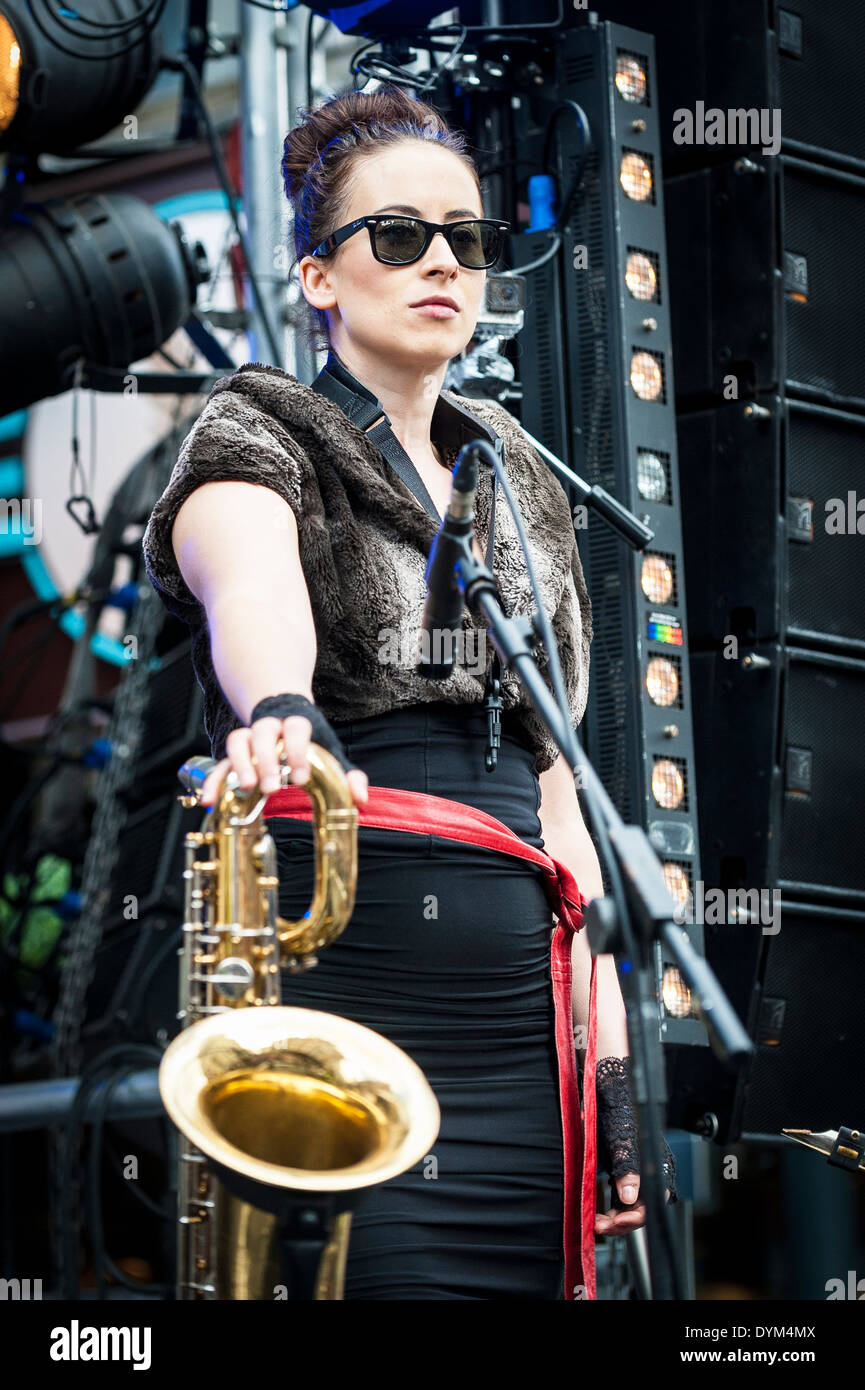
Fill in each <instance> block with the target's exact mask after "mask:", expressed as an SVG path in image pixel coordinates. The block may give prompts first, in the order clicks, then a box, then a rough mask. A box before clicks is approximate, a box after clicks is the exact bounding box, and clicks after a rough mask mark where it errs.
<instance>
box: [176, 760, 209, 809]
mask: <svg viewBox="0 0 865 1390" xmlns="http://www.w3.org/2000/svg"><path fill="white" fill-rule="evenodd" d="M215 767H216V759H215V758H206V757H204V755H203V754H197V755H196V756H195V757H194V758H187V759H186V762H185V763H184V764H183V766H182V767H180V768H178V769H177V776H178V780H179V781H180V785H181V786H182V787H183V789H184V791H185V792H186V793H187V796H185V797H180V798H178V799H179V800H181V801H182V802H183V804H184V805H185V806H196V805H197V804H198V793H199V792H200V791H201V788H202V787H203V786H204V783H205V781H206V779H207V774H208V773H209V772H212V771H213V769H214V768H215Z"/></svg>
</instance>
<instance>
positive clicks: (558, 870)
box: [264, 786, 598, 1301]
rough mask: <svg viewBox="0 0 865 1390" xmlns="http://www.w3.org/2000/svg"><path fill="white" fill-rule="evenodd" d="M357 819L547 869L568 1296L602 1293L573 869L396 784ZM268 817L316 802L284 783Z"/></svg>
mask: <svg viewBox="0 0 865 1390" xmlns="http://www.w3.org/2000/svg"><path fill="white" fill-rule="evenodd" d="M357 811H358V826H364V825H368V826H375V827H380V828H383V829H386V830H403V831H407V832H410V833H413V834H417V835H438V836H441V838H442V839H446V840H463V841H466V842H468V843H470V844H473V845H481V846H483V847H484V848H486V849H492V850H497V851H498V852H499V853H500V854H513V855H515V856H516V857H517V858H520V859H527V860H529V862H530V863H532V864H536V865H537V866H538V867H539V868H540V869H541V870H542V871H543V878H544V886H545V888H546V891H547V897H548V899H549V902H550V906H551V907H552V910H553V912H554V913H555V914H556V916H557V917H558V922H557V924H556V927H555V930H554V931H553V936H552V942H551V947H550V971H551V976H552V985H553V1004H554V1010H555V1041H556V1055H557V1058H558V1070H559V1100H560V1103H561V1112H562V1139H563V1156H564V1181H565V1191H564V1230H563V1233H562V1245H563V1250H564V1261H565V1285H564V1296H565V1299H566V1300H567V1301H571V1300H573V1299H580V1298H587V1299H595V1298H597V1284H596V1278H595V1237H594V1230H595V1181H596V1176H597V1164H598V1160H597V1135H596V1116H597V1112H596V1103H595V1062H596V1051H597V1032H598V1030H597V1016H596V1005H597V961H596V958H595V957H594V956H593V957H592V970H591V976H590V981H589V1034H588V1039H587V1045H586V1057H585V1066H584V1071H583V1116H582V1119H581V1116H580V1096H579V1088H578V1085H577V1060H576V1052H575V1048H574V1032H573V1019H572V1005H571V939H572V937H573V935H574V933H575V932H578V931H579V930H580V928H581V927H582V925H583V910H584V908H585V907H586V899H585V898H584V897H583V895H582V893H581V892H580V890H579V888H578V887H577V883H576V880H575V879H574V876H573V874H572V873H571V871H570V869H568V868H567V867H566V866H565V865H564V864H562V863H561V861H560V860H558V859H553V858H552V856H551V855H549V854H547V853H546V851H545V850H542V849H535V847H534V845H529V844H526V842H525V841H524V840H521V839H520V837H519V835H517V834H516V832H515V831H513V830H511V829H510V827H509V826H507V825H505V824H504V823H503V822H502V821H500V820H497V819H496V817H495V816H490V815H488V814H487V812H486V811H481V810H478V808H477V807H475V806H466V805H464V804H463V802H461V801H449V800H448V799H447V798H446V797H443V796H428V795H426V794H425V793H424V792H410V791H403V790H401V789H400V788H398V787H373V786H371V787H370V788H369V800H368V801H367V804H366V805H365V806H358V808H357ZM264 816H265V818H270V817H274V816H287V817H289V818H291V819H293V820H306V821H311V820H312V819H313V812H312V803H311V801H310V799H309V795H308V793H307V792H306V791H305V790H304V788H303V787H298V786H290V787H283V788H282V789H281V790H280V791H277V792H273V793H272V795H270V796H269V797H268V798H267V801H266V802H265V807H264Z"/></svg>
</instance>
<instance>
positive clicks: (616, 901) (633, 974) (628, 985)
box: [453, 440, 754, 1299]
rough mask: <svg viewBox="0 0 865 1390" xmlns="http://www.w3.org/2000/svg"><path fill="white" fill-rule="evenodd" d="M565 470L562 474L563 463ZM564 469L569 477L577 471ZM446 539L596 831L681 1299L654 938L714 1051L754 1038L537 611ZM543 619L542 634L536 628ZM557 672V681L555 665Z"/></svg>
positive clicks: (605, 943) (598, 909)
mask: <svg viewBox="0 0 865 1390" xmlns="http://www.w3.org/2000/svg"><path fill="white" fill-rule="evenodd" d="M471 449H477V450H480V451H482V452H483V453H484V454H485V455H486V457H488V458H489V459H490V461H491V462H492V464H493V467H494V468H495V469H496V471H497V472H498V474H499V478H500V481H501V482H502V487H503V489H504V491H505V493H506V495H507V496H508V500H509V502H510V505H511V507H512V509H513V511H514V521H515V523H516V524H517V529H518V530H522V523H521V518H520V517H519V513H518V508H517V506H516V502H515V500H514V498H513V496H512V494H511V490H510V485H509V482H508V479H507V477H506V476H505V475H504V470H503V469H502V467H501V464H500V462H499V460H498V458H497V456H496V455H495V453H494V451H493V450H492V449H491V448H490V446H489V445H488V444H486V443H485V442H484V441H483V440H476V441H472V442H471V443H469V444H466V445H464V446H463V448H462V449H461V450H460V454H459V457H458V458H457V461H456V464H455V465H454V470H453V471H454V475H456V473H457V471H458V469H459V468H460V465H461V462H462V459H463V455H464V454H465V452H466V450H471ZM544 452H546V451H544ZM557 462H558V461H557ZM560 468H564V465H563V464H561V465H560ZM566 471H567V472H568V473H569V474H570V470H566ZM570 476H572V477H574V478H576V475H575V474H573V475H570ZM578 481H579V482H580V484H581V487H582V489H583V494H584V496H586V500H589V495H590V494H591V492H592V491H593V490H592V489H590V488H589V487H588V485H587V484H585V483H582V480H578ZM610 501H611V502H615V499H612V498H611V499H610ZM604 511H605V513H606V519H607V520H608V521H610V522H611V523H612V524H613V525H615V526H617V527H620V529H625V527H622V526H620V523H621V522H622V521H623V520H624V518H625V517H629V518H631V521H632V522H633V523H635V527H637V528H638V527H639V526H640V525H641V523H639V522H638V521H637V518H636V517H633V515H632V513H630V512H627V510H626V509H625V508H623V507H622V506H621V504H620V503H618V502H616V503H615V507H614V508H604ZM635 527H632V526H630V525H628V527H627V529H629V530H630V531H631V532H632V534H635ZM644 529H645V528H644ZM521 539H522V536H521ZM524 543H525V542H524ZM453 544H454V546H455V550H456V554H455V560H454V574H455V576H456V580H457V583H458V585H459V587H460V589H461V591H462V593H463V596H464V599H465V603H466V605H467V606H468V608H469V609H470V610H471V611H472V613H474V614H475V615H476V616H479V617H483V619H484V620H485V622H486V626H487V629H488V631H489V633H490V638H491V640H492V643H493V646H494V647H495V649H496V651H497V652H498V654H499V657H500V659H501V661H502V663H503V665H504V666H506V667H507V668H508V669H510V670H513V671H514V672H515V673H516V675H517V677H518V679H519V680H520V682H521V684H522V685H523V686H524V687H525V688H526V690H527V691H528V694H529V698H530V699H531V701H532V704H533V705H534V706H535V709H536V710H537V712H538V714H539V715H540V717H541V719H542V720H543V721H544V723H545V725H546V727H547V728H548V729H549V731H550V734H551V735H552V737H553V738H554V740H555V742H556V744H557V745H558V747H559V748H560V749H561V751H562V752H563V753H564V755H565V757H566V758H567V760H568V762H569V764H570V766H571V768H572V769H573V771H574V773H575V774H576V775H577V777H578V779H579V781H578V785H579V786H580V787H581V788H582V790H583V792H584V794H585V798H586V803H587V807H588V811H589V818H590V823H591V825H592V828H593V829H594V831H595V834H596V836H597V840H598V844H599V848H600V852H601V857H602V859H603V861H604V864H605V867H606V869H607V871H608V875H609V878H610V882H611V888H612V891H611V895H610V897H604V898H596V899H594V900H593V901H592V902H591V903H590V904H589V905H588V907H587V909H586V913H585V927H586V930H587V932H588V939H589V945H590V947H591V952H592V955H594V956H597V955H601V954H605V953H607V952H614V953H622V952H623V953H624V954H625V956H626V958H627V960H628V961H629V963H630V967H631V968H630V969H629V970H626V971H623V972H621V974H620V980H621V984H622V990H623V995H624V997H625V1002H626V1006H627V1017H628V1025H627V1026H628V1042H629V1047H630V1051H631V1066H632V1073H633V1083H634V1101H635V1104H636V1108H637V1116H638V1131H639V1136H640V1152H641V1158H642V1172H641V1175H640V1196H641V1198H642V1200H643V1201H644V1202H645V1205H646V1235H647V1239H648V1248H649V1268H650V1271H651V1274H652V1294H653V1297H654V1298H656V1299H670V1298H676V1299H681V1298H683V1296H684V1294H683V1289H684V1281H683V1278H682V1271H681V1269H680V1268H679V1264H678V1260H677V1255H676V1249H675V1242H674V1236H673V1228H672V1222H671V1219H670V1212H669V1208H668V1206H667V1202H666V1196H665V1184H664V1182H663V1178H662V1174H663V1158H662V1150H661V1140H660V1136H661V1131H662V1129H663V1123H664V1118H665V1111H666V1098H667V1097H666V1084H665V1077H664V1062H663V1049H662V1044H661V1035H660V1027H659V1016H658V1000H657V995H656V988H655V973H654V943H655V942H656V941H660V942H662V943H663V945H664V947H665V948H666V950H667V951H668V952H669V954H670V955H671V956H672V957H673V959H674V960H675V961H676V963H677V965H678V968H679V970H680V971H681V974H682V977H683V979H684V980H685V982H686V983H687V985H688V987H689V988H690V990H691V991H692V994H693V996H694V998H695V999H696V1001H697V1005H698V1009H699V1011H700V1014H701V1016H702V1019H703V1022H704V1023H705V1025H706V1027H707V1029H708V1031H709V1036H710V1041H711V1042H712V1046H713V1049H714V1050H715V1052H716V1053H717V1055H718V1056H719V1057H721V1058H722V1060H724V1061H726V1062H727V1063H728V1064H730V1065H734V1064H735V1065H741V1063H742V1061H743V1060H744V1059H745V1058H746V1057H748V1056H750V1055H751V1054H752V1053H753V1050H754V1048H753V1044H752V1043H751V1040H750V1038H749V1037H748V1034H747V1032H746V1031H745V1029H744V1027H743V1026H742V1023H741V1022H740V1020H739V1018H738V1017H737V1015H736V1013H735V1012H734V1010H733V1008H732V1006H731V1004H730V1001H729V1000H728V999H727V997H726V995H725V994H724V992H723V990H722V989H721V986H720V984H719V982H718V980H717V978H716V976H715V974H714V972H713V971H712V969H711V967H710V966H709V964H708V962H707V961H706V960H705V959H704V958H703V957H702V956H700V955H698V953H697V952H696V951H695V950H694V948H693V946H692V945H691V942H690V940H689V938H688V936H687V934H686V933H685V932H684V931H683V930H682V928H681V927H680V926H679V925H678V924H677V923H676V921H675V920H674V912H675V903H674V901H673V898H672V897H671V895H670V893H669V890H668V889H667V885H666V881H665V879H664V874H663V870H662V868H661V865H660V862H659V860H658V858H657V856H656V855H655V852H654V850H653V849H652V846H651V844H650V842H649V839H648V837H647V835H646V833H645V831H644V830H643V829H642V828H641V827H639V826H635V825H631V826H628V825H625V823H624V821H623V820H622V818H621V816H620V815H619V813H618V811H617V810H616V808H615V806H614V805H613V803H612V801H611V800H610V798H609V796H608V795H607V792H606V789H605V788H604V786H603V783H602V782H601V780H600V778H599V777H598V775H597V773H596V772H595V769H594V768H593V767H592V764H591V763H590V762H589V761H588V759H587V758H586V756H585V754H584V752H583V751H582V749H581V748H580V745H579V742H578V740H577V737H576V732H575V730H574V728H573V727H572V725H571V722H570V719H569V718H568V716H567V712H566V711H563V710H562V709H561V708H560V707H559V703H558V701H557V699H556V698H555V696H554V695H553V694H552V692H551V691H550V690H549V688H548V687H547V685H546V682H545V681H544V678H543V677H542V675H541V673H540V670H539V669H538V665H537V662H536V660H535V657H534V654H533V652H532V650H531V647H530V645H529V640H530V639H531V642H532V643H534V642H535V641H537V640H540V639H541V638H543V637H544V636H545V635H547V634H548V643H547V644H548V646H551V647H552V648H553V650H551V651H550V652H549V653H548V655H549V661H550V669H551V672H555V670H556V669H557V665H556V663H557V655H558V654H557V651H556V650H555V640H554V637H553V634H552V631H551V629H550V628H549V623H548V620H547V619H546V616H545V615H544V617H543V618H541V619H539V617H538V612H537V611H536V612H535V613H534V614H532V615H531V616H530V617H522V618H509V617H507V615H506V614H505V612H504V609H503V608H502V605H501V600H500V594H499V590H498V585H497V584H496V581H495V579H494V578H493V576H492V574H491V573H490V571H489V569H488V568H487V566H486V565H485V564H484V563H483V562H482V561H480V560H478V559H477V557H476V556H475V555H474V554H473V553H472V549H471V536H464V537H461V538H456V537H454V538H453ZM545 624H546V626H547V634H545V633H544V626H545ZM558 673H559V678H560V676H561V672H560V668H558Z"/></svg>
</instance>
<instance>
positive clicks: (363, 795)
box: [348, 768, 369, 806]
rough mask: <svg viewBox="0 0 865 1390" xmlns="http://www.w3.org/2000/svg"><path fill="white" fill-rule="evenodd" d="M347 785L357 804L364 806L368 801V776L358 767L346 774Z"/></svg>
mask: <svg viewBox="0 0 865 1390" xmlns="http://www.w3.org/2000/svg"><path fill="white" fill-rule="evenodd" d="M348 785H349V788H350V790H351V794H352V796H353V797H354V800H355V804H356V805H357V806H365V805H366V803H367V802H368V801H369V778H368V777H367V775H366V773H365V772H361V771H360V768H354V770H353V771H352V772H350V773H349V774H348Z"/></svg>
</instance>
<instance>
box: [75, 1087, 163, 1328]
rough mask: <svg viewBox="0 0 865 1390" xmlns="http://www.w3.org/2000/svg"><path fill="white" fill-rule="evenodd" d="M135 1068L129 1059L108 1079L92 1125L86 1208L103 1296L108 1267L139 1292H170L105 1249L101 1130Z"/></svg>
mask: <svg viewBox="0 0 865 1390" xmlns="http://www.w3.org/2000/svg"><path fill="white" fill-rule="evenodd" d="M134 1071H135V1064H134V1063H130V1064H126V1065H123V1066H120V1067H118V1068H117V1070H116V1071H115V1072H114V1073H113V1074H112V1076H111V1077H110V1078H109V1079H108V1080H107V1081H106V1083H105V1089H104V1091H103V1092H102V1094H101V1095H100V1097H99V1099H98V1101H97V1106H96V1115H95V1116H94V1119H93V1128H92V1131H91V1136H90V1154H89V1162H88V1184H87V1202H86V1208H85V1209H88V1210H89V1216H90V1222H89V1235H90V1242H91V1248H92V1253H93V1267H94V1271H95V1274H96V1288H97V1295H98V1297H99V1299H100V1300H103V1299H104V1298H105V1278H104V1275H105V1270H106V1269H107V1271H108V1273H109V1274H110V1275H111V1277H112V1278H113V1279H115V1280H116V1281H117V1282H118V1283H119V1284H122V1285H123V1287H124V1288H127V1289H133V1290H134V1291H135V1292H136V1293H144V1294H158V1295H159V1296H160V1297H163V1296H164V1295H165V1294H166V1293H167V1292H168V1286H167V1285H165V1284H146V1283H143V1282H142V1281H141V1280H140V1279H131V1278H130V1277H129V1276H128V1275H127V1274H125V1273H124V1272H123V1270H122V1269H120V1267H119V1266H118V1265H117V1264H115V1262H114V1261H113V1260H112V1258H111V1256H110V1255H109V1254H108V1251H107V1250H106V1249H105V1238H104V1227H103V1223H102V1186H101V1177H102V1163H101V1159H102V1134H103V1130H104V1127H105V1121H106V1118H107V1114H108V1106H109V1104H110V1102H111V1097H112V1096H113V1094H114V1092H115V1091H116V1089H117V1087H118V1086H119V1085H120V1083H121V1081H125V1080H126V1078H127V1077H128V1076H131V1075H132V1073H133V1072H134Z"/></svg>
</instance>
